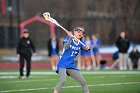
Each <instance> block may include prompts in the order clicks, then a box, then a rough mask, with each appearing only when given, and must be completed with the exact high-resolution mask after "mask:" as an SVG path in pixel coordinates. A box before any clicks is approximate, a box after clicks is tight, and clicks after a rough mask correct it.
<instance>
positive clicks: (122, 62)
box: [116, 31, 130, 70]
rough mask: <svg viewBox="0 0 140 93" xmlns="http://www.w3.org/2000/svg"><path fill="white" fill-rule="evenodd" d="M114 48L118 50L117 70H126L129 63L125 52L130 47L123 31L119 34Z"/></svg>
mask: <svg viewBox="0 0 140 93" xmlns="http://www.w3.org/2000/svg"><path fill="white" fill-rule="evenodd" d="M116 46H117V48H118V50H119V69H120V70H127V64H128V62H129V61H128V54H127V52H128V49H129V47H130V41H129V40H128V38H127V36H126V33H125V32H124V31H122V32H120V34H119V37H118V38H117V40H116Z"/></svg>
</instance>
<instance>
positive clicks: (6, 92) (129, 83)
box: [0, 82, 140, 93]
mask: <svg viewBox="0 0 140 93" xmlns="http://www.w3.org/2000/svg"><path fill="white" fill-rule="evenodd" d="M132 84H140V82H125V83H108V84H94V85H88V86H89V87H93V86H94V87H100V86H117V85H132ZM79 87H81V86H66V87H63V88H65V89H69V88H79ZM48 89H54V87H52V88H33V89H20V90H5V91H0V93H10V92H25V91H35V90H48Z"/></svg>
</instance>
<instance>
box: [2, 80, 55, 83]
mask: <svg viewBox="0 0 140 93" xmlns="http://www.w3.org/2000/svg"><path fill="white" fill-rule="evenodd" d="M55 80H57V79H46V80H26V81H20V80H19V81H17V80H16V81H6V82H0V83H22V82H24V83H27V82H42V81H55Z"/></svg>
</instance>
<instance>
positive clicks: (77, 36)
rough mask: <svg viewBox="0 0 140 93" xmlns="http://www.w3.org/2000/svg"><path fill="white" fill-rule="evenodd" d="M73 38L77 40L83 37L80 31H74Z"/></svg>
mask: <svg viewBox="0 0 140 93" xmlns="http://www.w3.org/2000/svg"><path fill="white" fill-rule="evenodd" d="M74 36H75V37H76V38H78V39H80V38H82V37H83V31H82V30H80V29H79V30H76V31H74Z"/></svg>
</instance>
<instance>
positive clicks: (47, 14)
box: [43, 12, 50, 20]
mask: <svg viewBox="0 0 140 93" xmlns="http://www.w3.org/2000/svg"><path fill="white" fill-rule="evenodd" d="M43 16H44V18H45V19H46V20H48V19H49V18H50V13H49V12H45V13H43Z"/></svg>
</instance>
